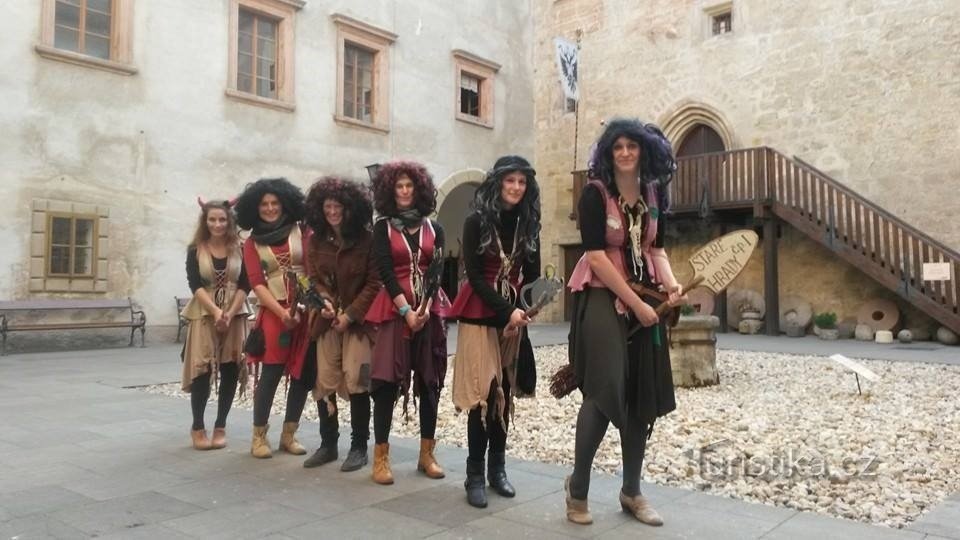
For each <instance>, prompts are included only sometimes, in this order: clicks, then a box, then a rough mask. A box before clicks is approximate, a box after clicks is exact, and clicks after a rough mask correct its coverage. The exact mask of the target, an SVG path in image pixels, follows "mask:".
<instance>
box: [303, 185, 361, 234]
mask: <svg viewBox="0 0 960 540" xmlns="http://www.w3.org/2000/svg"><path fill="white" fill-rule="evenodd" d="M327 199H333V200H335V201H337V202H338V203H340V204H342V205H343V224H342V225H341V226H340V235H341V236H342V237H343V240H344V243H348V244H350V243H353V242H354V241H355V240H356V239H357V238H358V237H359V236H360V235H361V234H362V233H363V231H367V230H370V227H371V220H372V219H373V204H372V203H371V202H370V195H369V191H368V189H367V188H366V187H365V186H361V185H360V184H359V183H357V182H355V181H352V180H347V179H345V178H340V177H338V176H324V177H322V178H319V179H317V181H316V182H314V183H313V185H312V186H310V189H309V190H308V191H307V204H306V207H307V211H306V217H305V219H306V222H307V224H308V225H310V227H311V228H312V229H313V231H314V233H316V234H315V236H314V238H325V237H326V236H327V235H328V234H329V232H330V224H329V223H327V218H326V217H325V216H324V215H323V202H324V201H326V200H327Z"/></svg>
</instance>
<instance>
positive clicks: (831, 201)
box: [572, 147, 960, 333]
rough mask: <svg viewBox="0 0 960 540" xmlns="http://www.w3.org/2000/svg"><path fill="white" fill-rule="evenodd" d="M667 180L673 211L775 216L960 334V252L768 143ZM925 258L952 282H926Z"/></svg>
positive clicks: (697, 161) (691, 160)
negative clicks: (945, 269)
mask: <svg viewBox="0 0 960 540" xmlns="http://www.w3.org/2000/svg"><path fill="white" fill-rule="evenodd" d="M585 173H586V171H576V172H574V208H576V202H577V199H579V194H580V190H581V189H582V188H583V185H584V182H585V180H586V174H585ZM670 185H671V194H672V196H673V211H674V213H675V214H678V215H681V216H682V215H684V214H686V215H697V214H699V215H701V216H703V215H707V214H709V213H712V212H736V211H741V212H748V213H752V215H753V216H754V217H757V218H769V217H771V216H775V217H777V218H779V219H781V220H783V221H784V222H786V223H788V224H790V225H792V226H793V227H795V228H797V229H798V230H800V231H802V232H803V233H805V234H806V235H807V236H809V237H810V238H812V239H814V240H816V241H817V242H819V243H820V244H821V245H823V246H825V247H827V248H828V249H830V250H831V251H833V252H834V253H836V254H837V255H838V256H840V257H841V258H842V259H843V260H845V261H847V262H848V263H850V264H852V265H854V266H856V267H857V268H859V269H860V270H862V271H863V272H864V273H866V274H867V275H868V276H870V277H872V278H873V279H875V280H876V281H877V282H879V283H881V284H882V285H884V286H885V287H887V288H888V289H890V290H892V291H894V292H895V293H897V294H898V295H899V296H900V297H901V298H903V299H904V300H906V301H908V302H910V303H911V304H913V305H914V306H916V307H917V308H918V309H920V310H921V311H923V312H924V313H926V314H928V315H929V316H931V317H932V318H934V319H936V320H937V321H938V322H940V323H941V324H943V325H944V326H946V327H948V328H950V329H952V330H953V331H954V332H958V333H960V285H958V283H957V278H958V277H960V254H958V253H957V252H956V251H954V250H952V249H950V248H949V247H947V246H945V245H944V244H942V243H941V242H938V241H936V240H934V239H933V238H930V237H929V236H927V235H926V234H924V233H923V232H921V231H919V230H917V229H916V228H914V227H912V226H910V225H909V224H907V223H905V222H904V221H903V220H901V219H900V218H898V217H896V216H894V215H893V214H891V213H889V212H887V211H886V210H884V209H882V208H880V207H879V206H877V205H876V204H874V203H872V202H870V201H869V200H867V199H866V198H864V197H863V196H861V195H859V194H857V193H856V192H854V191H853V190H851V189H850V188H848V187H846V186H844V185H842V184H840V183H839V182H837V181H836V180H834V179H833V178H830V177H829V176H827V175H826V174H824V173H822V172H820V171H818V170H817V169H815V168H814V167H812V166H810V165H808V164H807V163H804V162H803V161H802V160H800V159H797V158H790V157H787V156H785V155H783V154H781V153H780V152H778V151H776V150H774V149H772V148H767V147H759V148H746V149H742V150H732V151H728V152H716V153H712V154H702V155H698V156H691V157H685V158H680V159H679V160H678V170H677V174H676V176H675V177H674V180H673V182H671V184H670ZM572 217H575V216H572ZM924 263H946V264H948V265H949V267H950V270H951V280H949V281H924V280H923V278H922V269H923V264H924Z"/></svg>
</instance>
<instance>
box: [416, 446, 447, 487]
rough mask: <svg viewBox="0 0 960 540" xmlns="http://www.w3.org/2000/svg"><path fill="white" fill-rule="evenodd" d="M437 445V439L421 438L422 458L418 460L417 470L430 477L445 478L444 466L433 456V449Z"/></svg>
mask: <svg viewBox="0 0 960 540" xmlns="http://www.w3.org/2000/svg"><path fill="white" fill-rule="evenodd" d="M436 446H437V441H436V439H420V460H419V461H417V470H418V471H422V472H423V474H425V475H427V477H429V478H443V477H444V476H446V475H445V474H444V473H443V467H441V466H440V464H439V463H437V458H435V457H433V449H434V447H436Z"/></svg>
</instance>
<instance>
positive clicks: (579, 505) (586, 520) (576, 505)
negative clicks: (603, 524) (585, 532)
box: [563, 476, 593, 525]
mask: <svg viewBox="0 0 960 540" xmlns="http://www.w3.org/2000/svg"><path fill="white" fill-rule="evenodd" d="M563 489H564V491H566V492H567V519H568V520H570V521H572V522H574V523H576V524H578V525H590V524H591V523H593V516H591V515H590V508H589V507H588V506H587V500H586V499H574V498H573V497H572V496H570V477H569V476H568V477H567V479H566V480H564V481H563Z"/></svg>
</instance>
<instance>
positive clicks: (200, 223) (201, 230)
mask: <svg viewBox="0 0 960 540" xmlns="http://www.w3.org/2000/svg"><path fill="white" fill-rule="evenodd" d="M210 210H223V211H224V213H226V214H227V237H226V239H225V243H226V246H227V248H230V249H232V248H233V247H235V246H237V245H239V244H240V237H239V236H238V234H237V216H236V215H234V213H233V209H232V208H230V202H229V201H209V202H205V203H203V204H202V205H201V206H200V219H199V220H197V230H196V231H195V232H194V233H193V240H192V241H191V242H190V247H199V246H200V244H206V243H207V242H209V241H210V238H211V234H210V229H209V228H208V227H207V215H208V214H209V213H210Z"/></svg>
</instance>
